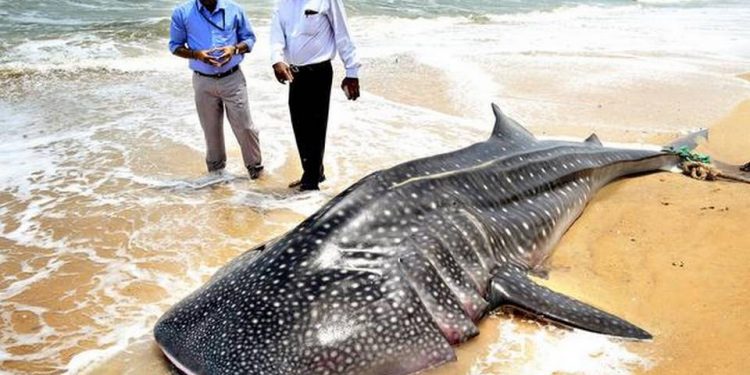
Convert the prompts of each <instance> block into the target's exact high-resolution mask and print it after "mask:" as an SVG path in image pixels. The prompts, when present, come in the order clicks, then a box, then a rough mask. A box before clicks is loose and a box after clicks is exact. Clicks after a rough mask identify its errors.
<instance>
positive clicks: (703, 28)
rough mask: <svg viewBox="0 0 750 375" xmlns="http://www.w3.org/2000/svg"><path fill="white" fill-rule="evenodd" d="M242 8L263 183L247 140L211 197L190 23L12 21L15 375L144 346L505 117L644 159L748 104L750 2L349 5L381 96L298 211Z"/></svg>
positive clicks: (7, 180)
mask: <svg viewBox="0 0 750 375" xmlns="http://www.w3.org/2000/svg"><path fill="white" fill-rule="evenodd" d="M240 3H241V4H242V5H243V6H244V7H245V9H246V10H247V12H248V14H249V16H250V19H251V20H252V22H253V25H254V27H255V31H256V34H257V35H258V44H257V45H256V48H255V50H254V51H253V52H252V53H251V54H250V55H248V57H247V59H246V61H245V62H244V63H243V66H242V68H243V71H244V73H245V75H246V76H247V79H248V88H249V94H250V103H251V110H252V112H253V117H254V119H255V122H256V123H257V124H258V126H259V128H260V129H261V139H262V147H263V152H264V156H265V164H266V171H267V175H266V177H264V179H263V180H262V181H261V182H259V183H257V184H256V183H251V182H249V181H248V180H247V179H246V178H245V176H244V174H243V168H242V166H241V165H240V162H239V151H238V149H237V146H236V144H235V143H234V139H233V137H232V135H231V133H229V132H228V133H227V136H226V140H227V145H228V150H229V163H228V164H229V166H228V172H227V174H226V175H224V176H220V177H219V178H218V179H217V180H210V177H206V176H204V172H203V168H204V165H203V161H202V160H203V155H202V152H203V137H202V133H201V131H200V126H199V124H198V122H197V116H196V115H195V110H194V106H193V93H192V89H191V87H190V77H191V76H190V72H189V71H188V69H187V63H186V61H184V60H181V59H179V58H176V57H174V56H171V55H170V54H169V52H168V51H167V47H166V46H167V38H168V27H169V16H170V12H171V9H172V8H173V7H174V6H175V4H176V2H174V1H163V0H159V1H156V0H154V1H116V0H91V1H63V0H53V1H26V2H12V1H8V0H0V85H1V87H2V90H0V134H1V135H0V139H1V142H0V164H1V165H2V167H0V218H1V219H0V318H1V320H2V324H0V372H7V373H44V374H56V373H78V372H79V371H81V370H82V369H84V368H86V367H87V366H90V365H91V364H92V363H95V362H97V361H101V360H104V359H106V358H108V357H113V356H117V355H118V354H117V353H119V351H121V350H123V349H125V348H127V347H128V346H129V345H131V344H132V343H133V342H137V341H138V340H144V338H145V340H147V338H148V334H149V332H150V329H151V326H152V324H153V322H154V321H155V319H157V318H158V316H159V315H160V314H161V313H162V312H163V311H164V310H165V309H167V308H168V307H169V306H170V305H171V304H173V303H175V302H176V301H178V300H179V299H180V298H182V297H183V296H185V295H186V294H187V293H189V292H190V291H192V290H193V289H194V288H196V287H197V286H199V285H200V284H201V283H202V282H203V281H204V280H205V279H206V278H207V277H208V276H210V275H211V274H212V273H213V272H214V271H215V270H216V269H217V268H218V267H219V266H221V265H222V264H224V263H226V262H227V261H228V260H229V259H231V258H232V257H234V256H236V255H237V254H239V253H241V252H242V251H244V250H246V249H248V248H250V247H252V246H253V245H255V244H257V243H260V242H262V241H265V240H268V239H270V238H272V237H274V236H276V235H280V234H282V233H284V232H285V231H286V230H288V229H290V228H291V227H292V226H293V225H294V224H295V223H296V222H298V221H299V220H300V219H301V218H303V217H304V216H306V215H309V214H310V213H312V212H314V211H315V210H316V209H317V208H318V207H319V206H320V205H321V204H322V203H324V202H325V201H326V200H327V199H329V198H330V197H332V196H333V195H335V194H336V192H338V191H340V190H341V189H343V188H345V187H346V186H348V185H349V184H351V183H353V182H354V181H356V180H357V179H359V178H360V177H362V176H364V175H366V174H367V173H369V172H371V171H373V170H376V169H379V168H385V167H388V166H391V165H394V164H396V163H399V162H402V161H405V160H409V159H412V158H415V157H420V156H426V155H431V154H435V153H438V152H444V151H449V150H452V149H455V148H457V147H461V146H465V145H468V144H470V143H473V142H476V141H479V140H481V139H483V137H485V136H486V134H487V133H488V131H489V129H490V127H491V113H490V111H489V103H490V102H492V101H498V102H500V103H501V105H503V106H504V108H506V109H507V110H508V111H509V112H510V113H512V114H514V115H516V116H518V117H519V118H521V119H523V120H526V122H529V123H530V125H531V126H532V129H537V130H539V131H549V132H550V133H555V131H554V129H556V127H557V126H563V125H564V126H566V127H567V128H568V129H574V130H575V129H578V130H576V131H580V132H583V131H589V130H590V129H596V130H597V131H603V132H605V133H606V132H609V133H611V134H620V135H623V134H625V135H626V139H624V140H625V141H634V140H635V141H644V140H647V139H648V137H649V136H650V135H653V134H660V133H679V132H682V131H685V130H687V129H692V128H695V127H702V126H703V127H705V126H707V125H709V124H710V123H711V121H713V120H715V119H716V118H717V117H718V116H720V115H721V114H722V113H724V112H726V110H727V109H728V108H729V107H730V106H731V105H732V104H733V103H735V102H736V101H738V100H740V99H742V98H747V97H748V95H747V94H748V92H750V91H749V90H750V87H748V84H747V82H746V81H743V80H741V79H738V78H737V77H736V76H737V75H738V74H741V73H746V72H747V71H750V23H748V22H747V20H748V19H750V3H748V2H747V1H744V0H717V1H710V0H705V1H703V0H694V1H691V0H683V1H680V0H643V1H630V0H627V1H626V0H608V1H553V0H544V1H521V0H516V1H509V0H473V1H459V0H432V1H424V0H401V1H398V0H393V1H386V0H378V1H373V0H357V1H346V6H347V9H348V12H349V16H350V22H349V23H350V26H351V28H352V32H353V35H354V38H355V41H356V42H357V45H358V46H359V49H360V55H361V57H362V59H363V62H364V67H363V70H362V85H363V90H364V91H363V92H364V95H363V97H362V99H361V100H360V101H358V102H356V103H347V102H346V101H345V100H344V98H343V95H341V93H338V92H335V93H334V99H333V103H332V117H331V125H330V129H331V130H330V137H329V147H328V153H327V156H326V165H327V170H328V171H329V172H328V173H327V175H328V176H329V181H328V182H327V184H326V185H325V187H324V189H323V191H322V192H321V193H319V194H305V195H294V194H291V193H290V192H289V191H287V189H285V185H286V183H287V182H288V181H289V180H291V179H293V178H295V177H296V176H297V174H298V173H299V167H298V165H297V164H298V161H297V159H296V152H295V148H294V140H293V136H292V134H291V129H290V126H289V117H288V113H287V108H286V91H285V90H286V89H285V87H283V86H280V85H279V84H278V83H276V81H275V80H274V79H273V77H272V74H271V70H270V67H269V65H270V64H269V61H268V59H269V53H268V45H267V40H268V24H269V14H270V10H271V7H272V2H271V1H269V0H262V1H240ZM335 66H336V69H337V70H338V72H339V73H338V74H339V75H340V72H341V67H340V63H336V65H335ZM688 86H690V87H696V86H698V87H700V88H701V89H700V90H699V91H694V90H688V89H686V87H688ZM662 88H666V89H664V90H667V91H660V90H662ZM665 97H668V98H672V99H665ZM602 98H604V99H602ZM602 108H604V109H602ZM581 118H585V119H586V122H585V124H581V123H580V119H581ZM576 127H580V128H576ZM227 131H228V129H227ZM633 134H635V135H633ZM575 135H577V134H575ZM627 137H629V138H627ZM209 184H210V185H211V186H207V185H209ZM503 330H504V332H505V333H507V334H512V332H515V328H514V327H505V326H504V328H503ZM506 331H507V332H506ZM549 334H550V335H553V336H554V337H557V339H559V340H561V342H566V343H569V342H577V341H576V337H577V336H575V337H573V338H572V339H571V338H569V337H568V338H565V337H567V336H564V335H565V334H558V333H549ZM561 335H563V336H561ZM516 338H517V339H518V336H516ZM519 340H522V339H519ZM511 341H512V340H511ZM546 341H549V340H545V342H546ZM509 342H510V341H509ZM587 342H589V343H591V341H587ZM612 345H613V344H612V343H611V342H609V341H606V342H604V343H602V344H601V345H598V344H597V345H594V346H593V347H586V345H581V347H582V348H584V349H581V350H584V351H585V352H583V355H582V358H589V360H591V361H593V362H591V363H586V364H585V365H586V366H584V367H582V368H578V369H574V370H570V371H578V372H580V373H592V374H594V373H602V372H601V369H602V368H604V367H601V366H607V367H606V368H615V367H617V366H620V367H621V368H622V371H621V372H617V373H629V371H630V370H629V369H631V368H632V367H633V366H636V368H641V369H643V368H644V367H645V366H647V365H646V364H647V363H649V361H648V359H643V358H634V357H633V356H634V354H632V353H630V352H629V351H627V350H626V349H624V348H623V347H622V346H617V345H615V347H616V348H612ZM568 346H569V345H568ZM597 351H607V352H608V353H610V354H613V356H612V355H610V356H606V357H607V358H606V361H607V362H606V363H604V362H601V363H600V362H597V361H598V359H596V358H595V357H593V354H592V355H587V354H586V353H589V352H597ZM617 353H620V354H619V355H618V354H617ZM541 357H543V356H541ZM541 357H540V359H539V361H543V360H544V359H543V358H541ZM591 358H594V359H591ZM613 358H614V359H613ZM613 361H614V362H613ZM634 364H635V365H634ZM550 366H551V367H550ZM597 366H599V367H597ZM639 366H640V367H639ZM481 368H482V365H481V364H478V365H477V366H475V367H474V370H472V371H474V372H472V373H481ZM537 368H544V369H549V370H548V371H549V372H554V371H557V370H560V371H563V370H564V368H562V370H561V368H557V369H556V368H555V367H554V366H552V365H550V364H549V363H547V364H546V365H545V366H541V367H537ZM477 371H479V372H477ZM545 371H547V370H545ZM618 371H619V370H618Z"/></svg>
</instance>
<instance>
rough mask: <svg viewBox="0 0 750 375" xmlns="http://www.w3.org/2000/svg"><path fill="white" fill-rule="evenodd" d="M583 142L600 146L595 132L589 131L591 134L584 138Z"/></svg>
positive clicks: (600, 143)
mask: <svg viewBox="0 0 750 375" xmlns="http://www.w3.org/2000/svg"><path fill="white" fill-rule="evenodd" d="M584 142H585V143H588V144H592V145H595V146H602V141H600V140H599V137H597V136H596V133H591V135H590V136H589V137H588V138H586V140H585V141H584Z"/></svg>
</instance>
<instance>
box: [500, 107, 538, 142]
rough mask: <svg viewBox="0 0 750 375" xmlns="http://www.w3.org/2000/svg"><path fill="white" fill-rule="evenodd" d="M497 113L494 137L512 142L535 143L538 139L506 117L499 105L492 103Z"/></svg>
mask: <svg viewBox="0 0 750 375" xmlns="http://www.w3.org/2000/svg"><path fill="white" fill-rule="evenodd" d="M492 110H493V111H494V112H495V128H494V129H492V137H493V138H498V139H500V140H507V141H511V142H514V143H515V142H519V143H523V142H534V141H536V138H535V137H534V135H533V134H531V133H530V132H529V131H528V130H526V128H524V127H523V126H522V125H521V124H519V123H518V122H516V120H513V119H512V118H510V117H508V116H506V115H505V114H504V113H503V111H501V110H500V107H498V106H497V104H495V103H492Z"/></svg>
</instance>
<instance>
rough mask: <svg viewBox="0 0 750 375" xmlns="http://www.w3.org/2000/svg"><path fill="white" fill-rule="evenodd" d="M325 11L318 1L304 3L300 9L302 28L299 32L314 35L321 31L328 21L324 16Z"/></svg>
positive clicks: (311, 0) (310, 0) (312, 0)
mask: <svg viewBox="0 0 750 375" xmlns="http://www.w3.org/2000/svg"><path fill="white" fill-rule="evenodd" d="M324 13H325V9H323V4H321V1H320V0H309V1H307V2H305V6H304V7H303V8H302V15H301V17H302V22H301V23H302V27H301V30H300V32H301V33H302V34H305V35H315V34H317V33H319V32H320V30H322V28H323V27H324V26H325V25H326V23H327V22H328V20H327V19H326V16H325V14H324Z"/></svg>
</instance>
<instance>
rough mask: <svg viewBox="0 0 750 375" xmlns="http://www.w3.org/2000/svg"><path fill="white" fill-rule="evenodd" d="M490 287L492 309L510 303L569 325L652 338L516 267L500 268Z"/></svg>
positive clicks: (642, 331) (623, 335)
mask: <svg viewBox="0 0 750 375" xmlns="http://www.w3.org/2000/svg"><path fill="white" fill-rule="evenodd" d="M490 288H491V290H490V304H491V306H492V307H493V308H499V307H501V306H507V305H509V306H513V307H515V308H518V309H520V310H522V311H525V312H528V313H531V314H535V315H538V316H540V317H542V318H544V319H547V320H549V321H552V322H555V323H559V324H562V325H566V326H569V327H574V328H580V329H584V330H587V331H591V332H596V333H602V334H606V335H612V336H619V337H626V338H633V339H641V340H645V339H650V338H651V334H649V333H648V332H646V331H644V330H642V329H640V328H638V327H636V326H634V325H632V324H630V323H628V322H626V321H624V320H622V319H620V318H618V317H616V316H614V315H612V314H608V313H606V312H604V311H601V310H599V309H596V308H594V307H592V306H589V305H587V304H585V303H583V302H580V301H576V300H574V299H572V298H570V297H566V296H564V295H562V294H559V293H556V292H553V291H552V290H549V289H548V288H545V287H543V286H541V285H538V284H536V283H534V282H533V281H532V280H531V279H529V278H528V276H526V274H525V273H524V272H523V271H521V270H519V269H518V268H516V267H513V266H506V267H503V268H501V269H500V271H499V272H498V273H497V274H496V275H495V276H494V277H493V279H492V281H491V286H490Z"/></svg>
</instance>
